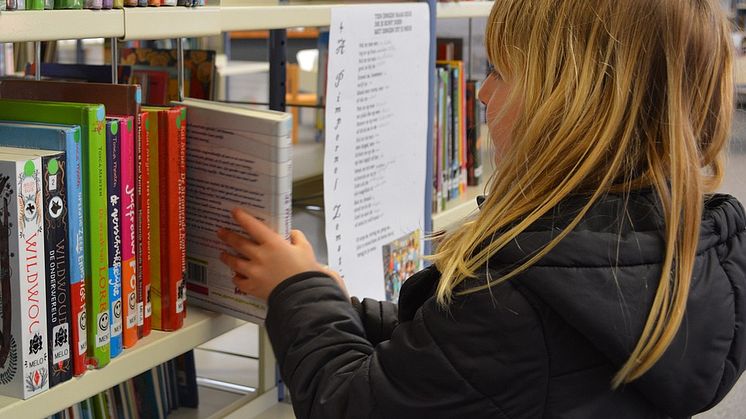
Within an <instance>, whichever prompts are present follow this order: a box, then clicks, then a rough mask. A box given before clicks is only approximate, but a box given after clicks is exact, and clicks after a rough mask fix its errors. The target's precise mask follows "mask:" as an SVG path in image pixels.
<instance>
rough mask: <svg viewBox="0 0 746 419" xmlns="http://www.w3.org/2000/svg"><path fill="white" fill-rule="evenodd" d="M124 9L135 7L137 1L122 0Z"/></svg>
mask: <svg viewBox="0 0 746 419" xmlns="http://www.w3.org/2000/svg"><path fill="white" fill-rule="evenodd" d="M124 7H137V0H124Z"/></svg>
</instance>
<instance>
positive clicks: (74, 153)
mask: <svg viewBox="0 0 746 419" xmlns="http://www.w3.org/2000/svg"><path fill="white" fill-rule="evenodd" d="M65 141H66V143H67V144H66V147H65V150H66V152H65V159H66V169H67V203H68V205H67V214H68V217H67V219H68V222H69V224H70V225H69V228H68V243H69V246H68V252H69V255H70V259H69V260H70V263H69V266H70V306H71V311H70V314H71V322H72V324H71V329H72V352H73V353H72V359H73V375H75V376H79V375H82V374H83V373H85V371H86V352H87V351H88V341H87V338H86V281H85V267H86V260H87V258H88V257H90V255H86V253H85V248H86V247H85V240H86V237H87V236H86V234H85V233H86V230H87V229H88V228H87V227H86V226H85V223H83V212H84V210H83V205H84V204H83V185H84V183H83V167H82V162H83V155H82V153H83V151H82V148H81V140H80V129H75V131H74V132H70V133H68V135H67V138H66V140H65Z"/></svg>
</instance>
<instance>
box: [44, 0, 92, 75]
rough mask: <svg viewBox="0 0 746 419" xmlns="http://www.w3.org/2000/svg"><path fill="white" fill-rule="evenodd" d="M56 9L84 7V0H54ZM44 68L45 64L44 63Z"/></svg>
mask: <svg viewBox="0 0 746 419" xmlns="http://www.w3.org/2000/svg"><path fill="white" fill-rule="evenodd" d="M54 8H55V9H82V8H83V0H54ZM42 69H44V65H42Z"/></svg>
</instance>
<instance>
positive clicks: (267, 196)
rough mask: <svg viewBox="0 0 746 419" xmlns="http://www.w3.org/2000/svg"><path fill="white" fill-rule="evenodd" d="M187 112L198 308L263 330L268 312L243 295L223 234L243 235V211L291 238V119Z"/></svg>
mask: <svg viewBox="0 0 746 419" xmlns="http://www.w3.org/2000/svg"><path fill="white" fill-rule="evenodd" d="M179 104H180V105H184V106H186V108H187V165H186V166H187V179H186V184H187V193H186V196H187V198H186V207H187V208H186V225H187V290H188V296H189V301H190V304H194V305H197V306H201V307H204V308H207V309H211V310H214V311H219V312H222V313H225V314H229V315H232V316H234V317H238V318H241V319H244V320H248V321H252V322H256V323H261V322H262V321H263V320H264V315H265V308H266V307H265V305H264V304H263V303H262V302H261V301H259V300H257V299H255V298H252V297H250V296H248V295H245V294H243V293H241V292H240V291H239V290H238V289H237V288H236V287H235V285H234V284H233V281H232V277H233V272H231V270H230V269H229V268H228V267H227V266H225V264H223V263H222V262H221V261H220V259H219V256H220V252H221V251H223V250H227V249H226V247H225V245H224V244H223V243H222V242H220V241H219V240H218V238H217V235H216V234H215V233H216V232H217V230H218V229H220V228H228V229H231V230H234V231H241V230H240V228H239V227H238V225H236V224H235V222H234V221H233V219H232V217H231V214H230V211H231V210H232V209H233V208H236V207H240V208H244V209H245V210H247V211H248V212H249V213H251V214H253V215H254V216H256V217H257V218H258V219H260V220H261V221H263V222H264V223H265V224H267V225H268V226H269V227H270V228H271V229H273V230H274V231H276V232H277V233H279V234H280V235H281V236H283V237H288V236H289V234H290V228H291V226H290V224H291V216H292V182H293V174H292V142H291V138H290V133H291V127H292V118H291V116H290V114H288V113H284V112H275V111H267V110H260V109H251V108H247V107H243V106H236V105H229V104H222V103H216V102H210V101H204V100H197V99H187V100H185V101H184V102H181V103H179Z"/></svg>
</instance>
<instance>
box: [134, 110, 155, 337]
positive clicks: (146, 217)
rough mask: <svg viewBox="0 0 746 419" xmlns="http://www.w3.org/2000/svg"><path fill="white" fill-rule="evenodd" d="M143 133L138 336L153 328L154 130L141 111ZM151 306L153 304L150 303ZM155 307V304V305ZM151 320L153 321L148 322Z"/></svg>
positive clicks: (139, 144) (138, 163)
mask: <svg viewBox="0 0 746 419" xmlns="http://www.w3.org/2000/svg"><path fill="white" fill-rule="evenodd" d="M138 119H139V121H140V126H139V135H138V137H137V139H136V143H135V147H136V156H137V161H136V163H135V164H136V166H137V168H138V170H137V178H136V180H135V190H136V192H135V200H136V204H135V208H136V210H137V214H136V218H135V222H136V223H137V225H136V226H135V230H136V231H135V232H136V239H137V243H136V244H137V253H136V256H135V257H136V260H137V335H138V336H139V337H143V336H147V334H148V333H149V330H150V329H146V328H145V315H146V314H148V310H146V302H147V300H149V297H148V296H147V294H148V293H149V292H150V290H149V284H150V242H149V237H150V213H151V208H150V133H149V128H150V126H149V122H148V121H149V115H148V112H142V113H140V114H139V116H138ZM147 305H149V303H148V304H147ZM151 310H152V307H151ZM148 323H150V321H148Z"/></svg>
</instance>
